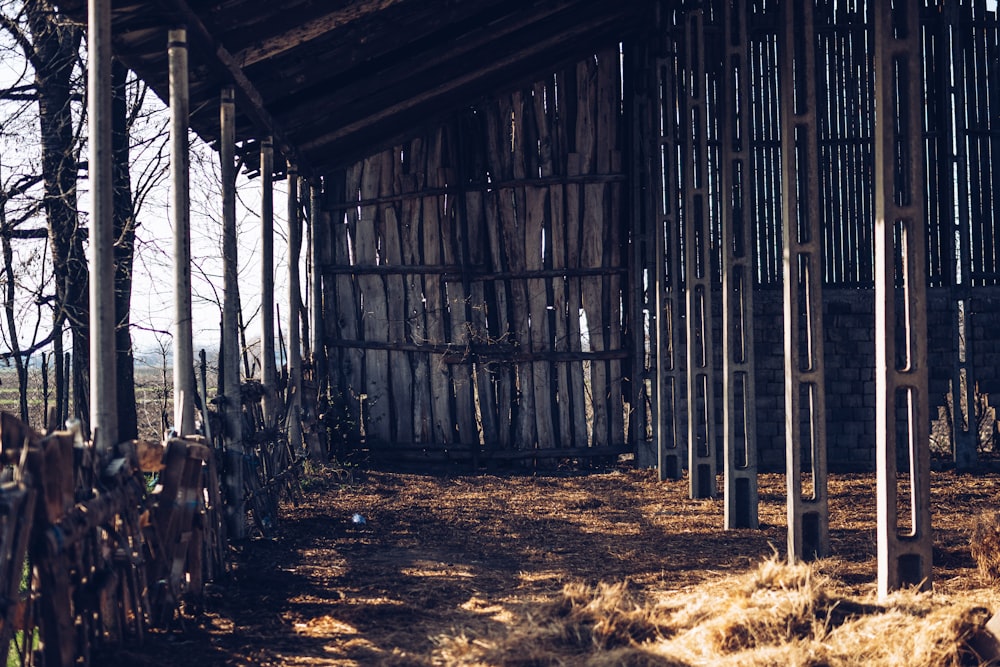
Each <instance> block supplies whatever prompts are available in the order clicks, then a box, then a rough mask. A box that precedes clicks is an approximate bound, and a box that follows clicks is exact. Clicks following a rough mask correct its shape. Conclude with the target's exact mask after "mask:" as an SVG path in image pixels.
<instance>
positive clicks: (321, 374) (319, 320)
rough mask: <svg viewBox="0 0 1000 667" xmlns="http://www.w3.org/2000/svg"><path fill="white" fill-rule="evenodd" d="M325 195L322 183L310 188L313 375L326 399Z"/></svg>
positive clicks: (317, 388) (317, 387)
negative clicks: (322, 249) (321, 258)
mask: <svg viewBox="0 0 1000 667" xmlns="http://www.w3.org/2000/svg"><path fill="white" fill-rule="evenodd" d="M322 200H323V193H322V190H321V187H320V183H319V182H318V181H316V182H313V183H311V184H310V186H309V225H310V234H309V257H310V262H309V265H310V266H311V267H312V273H310V275H309V279H310V281H311V282H312V303H311V305H312V308H311V310H312V313H311V314H312V355H313V374H314V377H315V380H316V390H317V392H318V394H319V397H320V399H321V402H322V399H323V397H325V396H326V395H327V375H328V373H327V365H326V347H325V343H324V341H323V332H324V331H325V329H326V327H325V326H324V323H323V312H324V308H323V304H324V298H323V267H322V262H321V261H320V254H321V250H320V249H321V248H322V246H323V243H324V241H325V238H326V237H325V232H326V227H327V224H328V221H327V217H326V213H325V212H324V211H323V207H322Z"/></svg>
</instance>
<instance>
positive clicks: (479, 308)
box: [465, 192, 499, 447]
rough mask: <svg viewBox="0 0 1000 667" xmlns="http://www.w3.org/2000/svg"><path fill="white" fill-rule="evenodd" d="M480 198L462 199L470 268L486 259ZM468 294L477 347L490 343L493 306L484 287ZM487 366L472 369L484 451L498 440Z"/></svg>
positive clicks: (474, 287) (469, 195)
mask: <svg viewBox="0 0 1000 667" xmlns="http://www.w3.org/2000/svg"><path fill="white" fill-rule="evenodd" d="M483 204H484V202H483V195H482V193H480V192H469V193H466V196H465V221H466V229H467V233H468V247H469V261H470V262H471V263H472V264H483V263H485V262H486V260H487V257H486V253H487V250H486V248H487V246H486V243H487V240H488V236H487V230H486V227H485V225H486V211H485V209H484V208H483ZM470 289H471V293H470V297H469V299H470V304H469V305H470V315H471V316H470V319H469V327H470V334H469V335H470V338H471V339H472V340H473V341H474V342H475V343H477V344H483V343H487V344H488V342H489V341H490V326H489V311H490V310H491V309H493V308H495V307H496V306H495V305H494V304H490V303H488V302H487V299H486V285H485V284H483V283H482V282H478V281H477V282H473V283H472V285H471V288H470ZM490 366H491V365H490V364H482V363H477V364H476V365H475V368H474V373H475V383H476V401H477V404H478V406H479V424H480V426H481V427H482V430H483V441H484V444H485V445H486V446H487V447H490V446H493V445H495V444H496V443H497V440H498V439H499V433H498V428H499V426H498V422H499V415H498V414H497V396H496V383H495V382H494V371H493V369H492V368H491V367H490Z"/></svg>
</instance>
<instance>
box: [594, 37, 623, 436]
mask: <svg viewBox="0 0 1000 667" xmlns="http://www.w3.org/2000/svg"><path fill="white" fill-rule="evenodd" d="M597 59H598V67H599V70H598V76H597V91H596V92H597V98H596V103H597V123H596V128H595V129H596V132H597V138H596V145H597V148H596V150H597V171H598V173H602V174H607V173H612V172H619V171H621V153H620V151H619V131H620V130H619V128H620V127H621V122H620V120H621V119H620V113H621V103H620V101H619V91H620V90H621V67H620V64H621V63H620V54H619V51H618V49H617V48H614V49H608V50H606V51H602V52H601V53H600V54H598V56H597ZM605 194H606V196H607V204H606V206H605V208H604V213H605V215H604V221H603V224H604V229H603V232H604V260H603V265H604V266H622V263H623V262H622V253H621V250H622V249H621V237H620V230H621V225H622V214H621V213H622V211H621V187H620V186H619V184H610V185H608V187H607V189H606V190H605ZM603 283H604V284H603V287H604V300H605V304H606V308H605V313H606V314H605V317H606V318H607V321H606V322H605V323H604V336H605V340H604V343H605V347H604V349H606V350H617V349H620V348H621V345H622V336H621V333H622V321H623V320H622V309H621V304H622V296H623V295H622V279H621V277H620V276H618V275H612V276H608V277H607V278H605V279H604V281H603ZM607 373H608V375H607V378H608V399H607V406H608V425H609V428H610V430H611V433H610V436H609V437H610V443H611V444H617V443H619V442H624V440H625V421H624V403H623V401H622V362H621V361H618V360H610V361H608V363H607Z"/></svg>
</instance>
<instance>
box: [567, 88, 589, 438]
mask: <svg viewBox="0 0 1000 667" xmlns="http://www.w3.org/2000/svg"><path fill="white" fill-rule="evenodd" d="M567 104H575V100H574V101H569V100H567ZM580 167H581V161H580V156H579V154H577V153H570V154H569V155H568V156H567V159H566V169H567V173H569V174H570V175H576V174H579V173H580ZM581 190H582V188H581V187H580V186H579V185H576V184H570V185H567V186H566V212H565V216H566V266H567V267H569V268H577V267H579V266H581V261H580V250H581V248H580V237H581V235H582V230H581V222H582V219H583V218H582V216H581V214H580V209H581V197H582V193H581ZM581 283H582V280H581V279H580V278H570V279H569V280H568V281H567V299H568V306H567V320H566V324H567V336H568V339H567V342H568V344H569V350H570V351H571V352H581V351H582V350H583V331H582V330H581V323H580V313H581V311H582V310H583V296H582V294H583V288H582V285H581ZM584 370H585V369H584V363H583V362H580V363H574V364H571V365H570V367H569V399H570V400H569V404H570V412H571V418H572V425H573V430H572V434H573V437H572V440H571V442H570V443H568V444H569V445H570V446H573V447H585V446H587V445H588V444H589V433H590V431H591V429H592V423H593V417H592V415H593V407H592V402H591V400H590V397H589V396H588V394H587V380H586V377H585V373H584Z"/></svg>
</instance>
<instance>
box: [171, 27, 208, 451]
mask: <svg viewBox="0 0 1000 667" xmlns="http://www.w3.org/2000/svg"><path fill="white" fill-rule="evenodd" d="M167 42H168V43H167V54H168V61H169V66H168V67H169V73H170V182H171V199H170V201H171V210H170V213H171V218H172V222H173V226H174V332H173V333H174V340H173V345H174V428H175V429H176V430H177V433H178V435H180V436H181V437H184V436H187V435H193V434H194V432H195V429H194V392H195V382H194V344H193V342H192V335H193V334H192V326H191V201H190V196H189V191H188V179H189V173H190V168H189V164H190V163H189V159H190V158H189V155H188V116H189V108H190V102H189V97H188V47H187V30H185V29H184V28H179V29H177V30H171V31H170V33H169V34H168V38H167ZM203 398H205V397H203ZM206 416H207V415H206Z"/></svg>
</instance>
